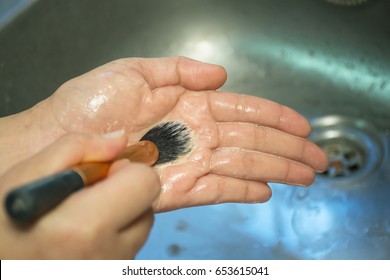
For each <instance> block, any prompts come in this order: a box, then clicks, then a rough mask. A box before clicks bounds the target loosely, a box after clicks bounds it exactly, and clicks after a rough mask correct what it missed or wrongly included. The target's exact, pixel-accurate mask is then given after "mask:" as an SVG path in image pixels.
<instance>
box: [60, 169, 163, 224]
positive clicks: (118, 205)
mask: <svg viewBox="0 0 390 280" xmlns="http://www.w3.org/2000/svg"><path fill="white" fill-rule="evenodd" d="M121 165H122V166H121V167H120V168H118V167H117V168H116V169H117V170H115V171H114V172H111V173H110V176H109V177H108V178H107V179H106V180H104V181H100V182H99V183H97V184H95V185H94V186H92V187H90V188H87V189H85V190H84V191H82V192H79V193H77V194H76V195H77V196H76V195H74V197H72V199H69V200H68V201H66V202H67V203H68V206H69V207H68V208H70V207H72V208H74V209H76V208H79V209H84V211H83V215H82V216H83V217H82V219H83V220H88V221H89V222H90V223H91V224H94V225H99V224H103V225H104V226H105V227H109V228H113V229H117V230H120V229H122V228H123V227H125V226H127V225H129V224H130V223H131V222H132V221H133V220H135V219H136V218H137V217H138V216H140V215H141V214H142V213H144V212H145V211H146V210H147V209H148V208H150V207H151V205H152V202H153V201H154V200H155V199H156V198H157V196H158V194H159V192H160V182H159V179H158V176H157V174H156V172H155V171H154V170H153V169H152V168H151V167H148V166H146V165H143V164H136V163H130V162H127V164H125V163H124V162H122V163H121ZM74 214H75V213H71V216H74Z"/></svg>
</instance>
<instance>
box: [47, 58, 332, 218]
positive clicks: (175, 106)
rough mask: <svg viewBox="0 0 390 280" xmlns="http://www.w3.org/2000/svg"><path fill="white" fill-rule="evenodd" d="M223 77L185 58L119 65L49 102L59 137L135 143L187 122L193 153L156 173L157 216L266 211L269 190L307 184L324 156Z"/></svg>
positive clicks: (300, 129)
mask: <svg viewBox="0 0 390 280" xmlns="http://www.w3.org/2000/svg"><path fill="white" fill-rule="evenodd" d="M225 80H226V73H225V70H224V69H223V68H221V67H219V66H215V65H210V64H205V63H201V62H197V61H193V60H190V59H186V58H165V59H121V60H117V61H114V62H111V63H108V64H106V65H103V66H101V67H99V68H96V69H94V70H93V71H91V72H88V73H86V74H84V75H82V76H79V77H77V78H75V79H73V80H70V81H68V82H67V83H65V84H64V85H62V86H61V87H60V88H59V89H58V90H57V91H56V93H55V94H53V95H52V96H51V97H50V98H48V99H47V100H46V101H45V102H46V105H48V108H50V111H48V112H47V117H48V118H51V117H52V118H53V124H54V126H53V127H52V128H51V131H52V132H53V133H52V135H51V137H52V138H53V139H55V138H56V137H59V136H60V135H62V134H65V133H67V132H73V131H81V132H91V133H107V132H110V131H115V130H120V129H125V130H126V132H127V133H128V135H129V143H133V142H136V141H138V140H139V139H140V138H141V137H142V136H143V135H144V134H145V133H146V132H147V131H148V130H149V129H150V128H151V127H153V126H155V125H156V124H158V123H160V122H166V121H181V122H183V123H184V124H185V125H187V126H188V127H189V129H190V130H191V131H192V132H193V133H192V136H193V137H192V138H193V139H192V141H193V147H192V149H191V152H190V153H188V154H187V155H185V156H183V157H182V158H180V159H178V160H177V161H175V162H173V163H168V164H164V165H161V166H157V167H156V169H157V171H158V172H159V174H160V180H161V184H162V192H161V194H160V196H159V198H158V200H157V201H156V202H155V204H154V208H155V211H168V210H173V209H178V208H182V207H188V206H194V205H203V204H214V203H222V202H263V201H267V200H268V199H269V198H270V196H271V191H270V189H269V187H268V185H267V182H283V183H287V184H293V185H309V184H310V183H311V182H312V181H313V178H314V174H315V171H321V170H323V169H324V168H326V165H327V160H326V156H325V154H324V153H323V152H322V151H321V150H320V149H319V148H318V147H317V146H315V145H314V144H313V143H311V142H309V141H307V140H306V139H305V137H307V136H308V134H309V133H310V126H309V124H308V122H307V121H306V120H305V119H304V118H303V117H302V116H301V115H299V114H298V113H296V112H295V111H293V110H292V109H289V108H287V107H284V106H282V105H280V104H277V103H274V102H271V101H269V100H265V99H262V98H258V97H254V96H248V95H240V94H234V93H225V92H217V91H216V89H218V88H219V87H221V86H222V85H223V83H224V82H225Z"/></svg>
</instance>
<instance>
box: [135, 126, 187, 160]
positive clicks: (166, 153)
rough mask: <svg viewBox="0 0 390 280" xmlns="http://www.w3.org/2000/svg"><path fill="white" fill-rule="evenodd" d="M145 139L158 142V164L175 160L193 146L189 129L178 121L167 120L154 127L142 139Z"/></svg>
mask: <svg viewBox="0 0 390 280" xmlns="http://www.w3.org/2000/svg"><path fill="white" fill-rule="evenodd" d="M143 140H149V141H152V142H153V143H154V144H156V146H157V148H158V151H159V153H160V154H159V157H158V160H157V162H156V164H163V163H167V162H171V161H175V160H177V159H178V158H179V157H180V156H183V155H185V154H186V153H188V152H190V151H191V148H192V147H191V136H190V131H189V129H188V128H187V126H185V125H184V124H183V123H181V122H178V121H175V122H165V123H161V124H159V125H157V126H155V127H153V128H152V129H151V130H149V131H148V132H147V133H146V134H145V135H144V136H143V137H142V138H141V140H140V141H143Z"/></svg>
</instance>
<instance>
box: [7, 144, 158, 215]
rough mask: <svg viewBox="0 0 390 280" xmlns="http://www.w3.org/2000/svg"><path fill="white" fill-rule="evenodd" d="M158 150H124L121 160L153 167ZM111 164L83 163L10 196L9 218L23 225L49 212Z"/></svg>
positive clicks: (140, 147) (102, 175) (143, 146)
mask: <svg viewBox="0 0 390 280" xmlns="http://www.w3.org/2000/svg"><path fill="white" fill-rule="evenodd" d="M158 156H159V154H158V149H157V147H156V145H155V144H154V143H152V142H150V141H142V142H139V143H137V144H134V145H132V146H129V147H127V148H126V150H125V151H124V153H123V154H122V156H121V157H120V158H127V159H129V160H131V161H134V162H141V163H145V164H148V165H153V164H154V163H155V162H156V161H157V159H158ZM111 164H112V162H86V163H82V164H79V165H77V166H75V167H73V168H72V169H67V170H65V171H62V172H60V173H57V174H54V175H52V176H49V177H46V178H43V179H41V180H38V181H35V182H32V183H30V184H27V185H24V186H22V187H19V188H17V189H14V190H13V191H11V192H9V193H8V195H7V196H6V199H5V208H6V211H7V213H8V216H9V217H10V218H11V219H12V220H14V221H15V222H20V223H25V222H29V221H32V220H33V219H35V218H38V217H39V216H41V215H43V214H44V213H46V212H48V211H50V210H51V209H53V208H54V207H55V206H57V205H58V204H59V203H60V202H62V201H63V200H64V199H66V198H67V197H68V196H69V195H71V194H72V193H73V192H75V191H78V190H80V189H81V188H83V187H84V186H88V185H92V184H94V183H96V182H98V181H100V180H102V179H104V178H105V177H106V176H107V174H108V171H109V169H110V166H111Z"/></svg>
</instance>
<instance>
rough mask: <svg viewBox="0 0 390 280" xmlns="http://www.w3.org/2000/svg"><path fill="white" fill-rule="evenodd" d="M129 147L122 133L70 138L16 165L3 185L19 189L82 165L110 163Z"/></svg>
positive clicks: (80, 134)
mask: <svg viewBox="0 0 390 280" xmlns="http://www.w3.org/2000/svg"><path fill="white" fill-rule="evenodd" d="M126 144H127V136H126V135H125V133H124V132H123V131H118V132H115V133H111V134H107V135H88V134H83V133H71V134H67V135H65V136H63V137H61V138H60V139H59V140H57V141H56V142H54V143H53V144H51V145H49V146H48V147H46V148H45V149H44V150H42V151H41V152H39V153H38V154H36V155H35V156H33V157H31V158H29V159H27V160H25V161H23V162H21V163H19V164H17V165H15V166H14V167H13V168H11V170H10V171H9V172H7V174H6V175H5V176H4V178H3V182H6V183H5V184H6V185H12V186H17V185H22V184H25V183H27V182H31V181H33V180H36V179H39V178H43V177H46V176H48V175H51V174H54V173H56V172H59V171H62V170H64V169H66V168H68V167H71V166H74V165H76V164H78V163H80V162H83V161H109V160H112V159H114V158H116V157H117V156H118V155H119V154H120V153H121V152H122V151H123V149H124V148H125V146H126ZM3 186H4V184H3Z"/></svg>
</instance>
